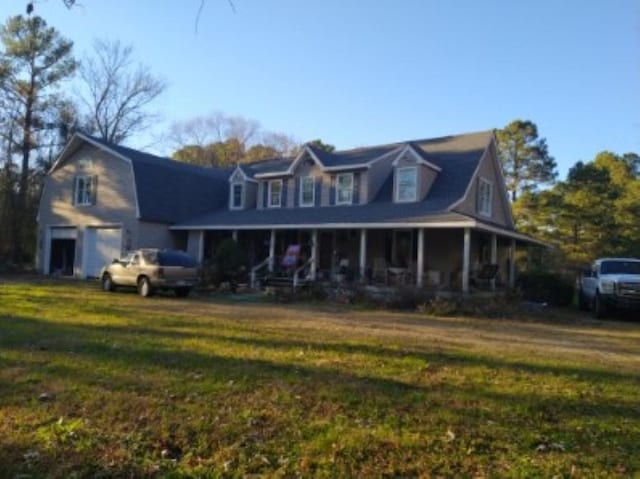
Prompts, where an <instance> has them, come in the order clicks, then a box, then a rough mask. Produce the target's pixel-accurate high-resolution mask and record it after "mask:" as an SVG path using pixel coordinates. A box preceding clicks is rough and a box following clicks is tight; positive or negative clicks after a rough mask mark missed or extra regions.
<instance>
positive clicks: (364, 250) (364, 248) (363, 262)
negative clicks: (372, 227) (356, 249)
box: [360, 228, 367, 283]
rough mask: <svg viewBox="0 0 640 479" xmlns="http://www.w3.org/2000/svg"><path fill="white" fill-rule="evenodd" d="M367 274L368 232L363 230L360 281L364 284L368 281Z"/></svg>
mask: <svg viewBox="0 0 640 479" xmlns="http://www.w3.org/2000/svg"><path fill="white" fill-rule="evenodd" d="M366 273H367V230H366V229H364V228H362V229H361V230H360V281H361V282H362V283H364V282H365V280H366V277H365V276H366Z"/></svg>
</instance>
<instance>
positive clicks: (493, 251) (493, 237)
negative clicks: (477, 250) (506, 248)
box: [490, 233, 498, 291]
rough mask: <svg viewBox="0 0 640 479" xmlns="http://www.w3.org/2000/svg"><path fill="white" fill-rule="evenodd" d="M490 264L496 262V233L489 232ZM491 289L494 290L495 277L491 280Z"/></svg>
mask: <svg viewBox="0 0 640 479" xmlns="http://www.w3.org/2000/svg"><path fill="white" fill-rule="evenodd" d="M491 264H498V235H496V234H495V233H492V234H491ZM490 284H491V291H495V290H496V279H495V277H494V278H493V279H492V280H491V283H490Z"/></svg>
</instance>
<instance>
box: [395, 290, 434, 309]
mask: <svg viewBox="0 0 640 479" xmlns="http://www.w3.org/2000/svg"><path fill="white" fill-rule="evenodd" d="M432 299H433V295H432V294H431V293H429V292H428V291H426V290H424V289H422V288H416V287H415V286H399V287H397V288H396V289H395V290H394V291H393V293H392V295H391V296H390V297H389V298H388V300H387V307H389V308H392V309H405V310H406V309H409V310H413V311H415V310H416V309H417V308H418V307H419V306H421V305H423V304H425V303H426V302H428V301H430V300H432Z"/></svg>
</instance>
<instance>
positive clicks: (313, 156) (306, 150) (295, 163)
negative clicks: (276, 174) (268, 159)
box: [264, 145, 325, 175]
mask: <svg viewBox="0 0 640 479" xmlns="http://www.w3.org/2000/svg"><path fill="white" fill-rule="evenodd" d="M306 153H308V154H309V156H310V157H311V159H312V160H313V161H314V162H315V163H316V165H318V166H319V167H320V169H324V168H325V166H324V165H323V164H322V162H321V161H320V158H318V157H317V156H316V154H315V153H314V152H313V150H312V149H311V148H309V146H308V145H304V147H303V148H302V150H301V151H300V153H298V156H296V158H295V159H294V160H293V161H292V162H291V164H290V165H289V168H287V171H285V173H284V174H285V175H293V173H294V171H295V169H296V168H297V166H298V163H300V162H301V161H302V159H303V158H304V155H305V154H306ZM264 174H268V173H264Z"/></svg>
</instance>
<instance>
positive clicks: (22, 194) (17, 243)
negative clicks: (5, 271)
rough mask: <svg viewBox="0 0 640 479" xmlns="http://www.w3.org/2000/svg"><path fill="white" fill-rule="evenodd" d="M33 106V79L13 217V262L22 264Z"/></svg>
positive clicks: (26, 220)
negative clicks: (14, 226)
mask: <svg viewBox="0 0 640 479" xmlns="http://www.w3.org/2000/svg"><path fill="white" fill-rule="evenodd" d="M34 104H35V85H34V83H33V79H32V81H31V85H30V88H29V93H28V95H27V102H26V105H25V115H24V125H23V129H22V132H23V133H22V148H21V149H22V164H21V168H20V181H19V182H18V201H17V202H16V203H17V204H16V210H17V213H18V214H15V215H14V218H15V220H16V223H15V224H16V228H15V235H14V248H13V252H14V261H15V262H16V263H18V264H22V263H23V261H24V254H23V252H24V241H25V240H26V237H27V234H26V232H27V227H28V224H29V221H30V215H29V213H28V209H27V196H28V192H29V191H28V190H29V159H30V156H31V148H32V127H33V106H34Z"/></svg>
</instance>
